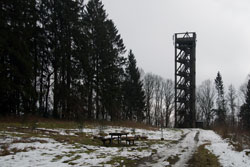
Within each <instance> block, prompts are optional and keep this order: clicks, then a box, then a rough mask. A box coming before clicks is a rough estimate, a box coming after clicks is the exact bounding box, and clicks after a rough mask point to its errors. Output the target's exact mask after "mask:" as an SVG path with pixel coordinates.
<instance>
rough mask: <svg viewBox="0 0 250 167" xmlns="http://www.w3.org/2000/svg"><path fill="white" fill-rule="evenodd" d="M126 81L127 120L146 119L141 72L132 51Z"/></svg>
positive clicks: (129, 56)
mask: <svg viewBox="0 0 250 167" xmlns="http://www.w3.org/2000/svg"><path fill="white" fill-rule="evenodd" d="M125 70H126V73H125V81H124V84H123V85H124V103H125V112H126V118H127V119H129V120H133V119H134V118H135V119H136V120H137V121H142V120H143V119H144V109H145V93H144V91H143V83H142V81H141V79H140V78H141V77H140V72H139V69H138V67H137V65H136V60H135V56H134V54H133V52H132V50H130V51H129V55H128V62H127V67H126V69H125Z"/></svg>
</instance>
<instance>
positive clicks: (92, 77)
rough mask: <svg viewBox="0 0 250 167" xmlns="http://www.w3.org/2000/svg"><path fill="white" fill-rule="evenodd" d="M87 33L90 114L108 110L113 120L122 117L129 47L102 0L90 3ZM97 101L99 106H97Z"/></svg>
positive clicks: (103, 112) (89, 115) (97, 114)
mask: <svg viewBox="0 0 250 167" xmlns="http://www.w3.org/2000/svg"><path fill="white" fill-rule="evenodd" d="M84 20H85V24H86V29H85V34H86V37H87V41H88V54H87V61H88V64H89V67H90V68H88V70H89V73H88V74H87V81H86V87H87V88H86V89H87V91H88V92H87V93H88V100H87V103H88V117H89V118H92V117H93V113H94V107H95V118H96V119H99V115H100V111H101V113H102V115H103V117H104V116H105V115H106V116H107V113H108V115H109V116H110V119H111V120H114V119H118V118H119V115H120V105H121V76H122V73H123V64H124V58H123V57H122V54H123V53H124V52H125V46H124V44H123V40H122V39H121V36H120V35H119V34H118V30H117V28H116V27H115V25H114V23H113V21H112V20H109V19H108V18H107V14H106V11H105V10H104V7H103V4H102V2H101V1H100V0H90V1H89V2H88V3H87V6H86V15H85V18H84ZM94 104H95V105H94Z"/></svg>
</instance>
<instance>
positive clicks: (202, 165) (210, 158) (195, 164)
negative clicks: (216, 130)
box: [188, 144, 221, 167]
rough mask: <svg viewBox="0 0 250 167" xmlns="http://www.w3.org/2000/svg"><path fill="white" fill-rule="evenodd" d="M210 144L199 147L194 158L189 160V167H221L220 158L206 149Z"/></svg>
mask: <svg viewBox="0 0 250 167" xmlns="http://www.w3.org/2000/svg"><path fill="white" fill-rule="evenodd" d="M206 145H208V144H203V145H201V146H199V147H198V149H197V151H196V152H195V153H194V155H193V157H192V158H191V159H190V160H189V162H188V165H189V167H210V166H212V167H220V166H221V165H220V163H219V161H218V157H216V156H215V155H214V154H212V153H211V152H210V151H209V150H207V149H206V148H205V146H206Z"/></svg>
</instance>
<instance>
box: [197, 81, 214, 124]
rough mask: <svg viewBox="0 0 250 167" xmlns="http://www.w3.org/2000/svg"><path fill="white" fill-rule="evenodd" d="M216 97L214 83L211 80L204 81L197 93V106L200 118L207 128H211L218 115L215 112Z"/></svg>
mask: <svg viewBox="0 0 250 167" xmlns="http://www.w3.org/2000/svg"><path fill="white" fill-rule="evenodd" d="M215 97H216V93H215V88H214V85H213V82H212V81H211V80H205V81H203V82H202V84H201V85H200V86H199V88H198V91H197V104H198V110H199V112H200V113H199V114H200V117H201V119H202V120H203V121H204V122H205V125H206V126H207V127H209V126H210V124H211V122H212V120H213V118H214V116H215V114H216V113H215V110H213V107H214V101H215Z"/></svg>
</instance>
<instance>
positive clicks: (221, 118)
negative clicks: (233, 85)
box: [215, 72, 226, 124]
mask: <svg viewBox="0 0 250 167" xmlns="http://www.w3.org/2000/svg"><path fill="white" fill-rule="evenodd" d="M215 88H216V90H217V100H216V103H217V121H218V124H225V123H226V100H225V97H224V85H223V81H222V77H221V74H220V72H218V73H217V76H216V78H215Z"/></svg>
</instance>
